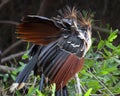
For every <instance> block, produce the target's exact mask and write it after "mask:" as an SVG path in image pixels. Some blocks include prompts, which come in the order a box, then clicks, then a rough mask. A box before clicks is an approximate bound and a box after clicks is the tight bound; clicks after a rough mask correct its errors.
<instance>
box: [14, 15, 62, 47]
mask: <svg viewBox="0 0 120 96" xmlns="http://www.w3.org/2000/svg"><path fill="white" fill-rule="evenodd" d="M58 25H60V24H58V23H57V22H54V20H52V19H48V18H46V17H42V16H36V15H28V16H26V17H24V18H23V19H22V22H21V23H20V24H19V25H17V32H16V33H17V34H18V38H20V39H23V40H25V41H27V42H32V43H34V44H37V45H40V44H43V45H45V44H48V43H50V42H52V41H54V40H56V39H57V38H58V37H59V34H60V28H59V26H58Z"/></svg>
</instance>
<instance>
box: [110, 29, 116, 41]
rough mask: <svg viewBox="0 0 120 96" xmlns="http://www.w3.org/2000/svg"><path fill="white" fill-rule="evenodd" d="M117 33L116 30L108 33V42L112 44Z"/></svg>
mask: <svg viewBox="0 0 120 96" xmlns="http://www.w3.org/2000/svg"><path fill="white" fill-rule="evenodd" d="M117 33H118V29H116V30H115V31H113V32H111V33H110V36H109V37H108V41H109V42H112V41H113V40H114V39H116V38H117Z"/></svg>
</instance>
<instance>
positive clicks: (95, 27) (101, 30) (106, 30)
mask: <svg viewBox="0 0 120 96" xmlns="http://www.w3.org/2000/svg"><path fill="white" fill-rule="evenodd" d="M92 28H93V30H96V31H100V32H104V33H109V32H110V30H108V29H106V28H100V27H98V26H92ZM118 34H119V35H120V31H119V32H118Z"/></svg>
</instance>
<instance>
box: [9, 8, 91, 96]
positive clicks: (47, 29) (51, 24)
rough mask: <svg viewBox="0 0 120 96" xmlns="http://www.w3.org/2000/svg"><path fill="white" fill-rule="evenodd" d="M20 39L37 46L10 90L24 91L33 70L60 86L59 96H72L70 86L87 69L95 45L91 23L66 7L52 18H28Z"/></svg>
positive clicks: (19, 33) (24, 23) (21, 30)
mask: <svg viewBox="0 0 120 96" xmlns="http://www.w3.org/2000/svg"><path fill="white" fill-rule="evenodd" d="M17 34H18V38H20V39H23V40H24V41H27V42H32V43H33V44H34V45H33V47H32V48H31V49H30V56H31V59H30V60H29V62H28V64H26V66H25V68H24V69H23V70H22V71H21V72H20V74H19V75H18V77H17V79H16V81H15V82H14V83H13V84H12V86H11V88H10V91H14V90H15V89H21V88H23V87H24V86H25V82H26V81H27V78H28V76H29V74H30V72H31V71H32V70H33V71H34V74H35V75H36V74H37V75H40V76H41V81H40V90H43V86H44V83H45V82H44V80H45V79H46V78H47V79H48V82H49V83H48V84H53V83H55V84H56V96H68V93H67V88H66V84H67V82H68V80H70V79H71V78H72V77H74V75H75V74H76V73H77V72H79V71H80V69H81V67H82V66H83V62H84V56H85V54H86V52H87V51H88V49H89V48H90V46H91V20H90V16H89V15H86V17H84V16H83V15H82V14H81V12H79V11H78V10H77V9H76V8H75V7H73V8H70V7H66V8H64V9H63V10H61V12H60V15H59V16H57V17H53V18H51V19H49V18H46V17H42V16H36V15H28V16H26V17H24V18H23V19H22V22H21V23H20V24H19V25H18V26H17Z"/></svg>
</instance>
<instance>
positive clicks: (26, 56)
mask: <svg viewBox="0 0 120 96" xmlns="http://www.w3.org/2000/svg"><path fill="white" fill-rule="evenodd" d="M28 57H29V56H28V51H27V52H26V53H25V54H24V55H23V56H22V59H23V60H25V59H28Z"/></svg>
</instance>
